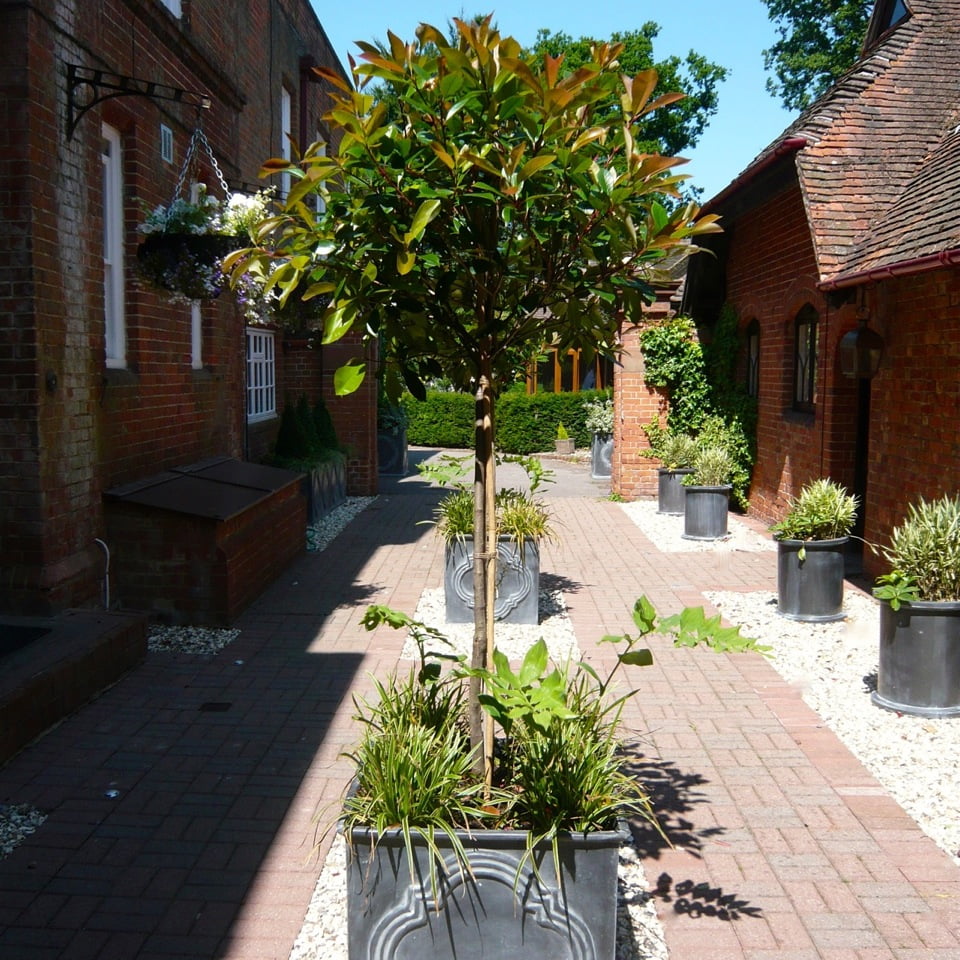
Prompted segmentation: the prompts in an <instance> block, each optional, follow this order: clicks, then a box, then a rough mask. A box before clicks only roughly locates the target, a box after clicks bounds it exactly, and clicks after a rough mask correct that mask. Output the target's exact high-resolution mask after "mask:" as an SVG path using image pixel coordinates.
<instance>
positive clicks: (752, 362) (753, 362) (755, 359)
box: [747, 320, 760, 397]
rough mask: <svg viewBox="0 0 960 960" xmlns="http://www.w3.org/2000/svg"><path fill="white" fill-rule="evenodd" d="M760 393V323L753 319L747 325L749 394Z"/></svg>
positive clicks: (752, 395) (757, 394) (751, 395)
mask: <svg viewBox="0 0 960 960" xmlns="http://www.w3.org/2000/svg"><path fill="white" fill-rule="evenodd" d="M759 395H760V324H759V323H757V321H756V320H751V321H750V325H749V326H748V327H747V396H748V397H757V396H759Z"/></svg>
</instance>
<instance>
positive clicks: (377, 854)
mask: <svg viewBox="0 0 960 960" xmlns="http://www.w3.org/2000/svg"><path fill="white" fill-rule="evenodd" d="M625 827H626V824H623V828H621V829H617V830H603V831H595V832H593V833H588V834H583V833H580V834H572V835H561V836H560V837H559V838H558V840H557V844H558V851H559V864H560V871H561V876H560V877H557V875H556V873H555V863H554V857H553V852H552V851H551V849H550V843H549V842H546V843H543V844H540V845H539V846H537V847H535V848H534V852H533V854H532V856H531V855H529V851H528V850H527V844H528V842H529V839H528V835H527V832H526V831H524V830H480V829H474V830H471V831H470V832H469V833H468V832H467V831H463V830H458V831H456V835H457V837H458V838H459V840H460V842H461V843H462V845H463V848H464V850H465V852H466V855H467V859H468V861H469V863H470V870H469V872H468V871H465V870H461V869H460V865H459V864H458V862H457V860H456V857H455V855H454V853H453V850H452V846H451V842H450V838H449V837H447V835H446V834H443V833H441V832H439V831H438V832H437V834H436V835H435V843H436V847H437V850H438V857H439V858H440V861H441V862H440V863H439V864H437V865H436V872H437V878H438V879H437V897H436V899H434V897H433V895H432V891H431V884H430V858H431V857H432V856H433V854H432V853H431V852H430V851H429V850H428V849H427V846H426V842H425V841H424V840H423V838H422V837H421V836H420V835H419V834H418V833H416V832H414V833H413V834H412V836H411V842H412V852H413V856H414V861H415V866H414V871H415V876H412V877H411V875H410V866H409V863H408V860H407V853H406V849H405V846H404V839H403V836H402V834H401V832H400V831H399V830H390V831H388V832H386V833H385V834H383V835H382V836H380V837H379V838H377V837H376V834H375V833H374V832H373V831H371V830H369V829H366V828H355V829H354V830H352V831H351V834H350V836H348V838H347V840H348V843H349V850H348V857H347V929H348V938H349V958H350V960H361V958H362V960H374V958H376V960H381V958H382V960H386V958H387V957H416V958H417V960H480V958H482V957H498V958H507V957H511V958H513V957H541V958H548V957H549V958H556V957H569V958H576V960H587V958H589V960H614V957H615V955H616V933H617V864H618V860H619V850H620V845H621V844H622V843H623V841H624V840H625V839H626V837H627V836H628V835H629V834H628V832H627V830H626V829H625ZM375 840H376V842H375V843H374V842H373V841H375ZM518 870H519V876H518Z"/></svg>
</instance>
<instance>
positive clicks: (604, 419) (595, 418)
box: [583, 398, 613, 480]
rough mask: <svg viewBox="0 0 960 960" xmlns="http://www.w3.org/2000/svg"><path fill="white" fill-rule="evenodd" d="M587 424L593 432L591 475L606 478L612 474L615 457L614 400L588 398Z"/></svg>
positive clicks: (586, 406)
mask: <svg viewBox="0 0 960 960" xmlns="http://www.w3.org/2000/svg"><path fill="white" fill-rule="evenodd" d="M583 409H584V410H586V411H587V416H586V419H585V421H584V422H585V424H586V427H587V429H588V430H589V431H590V432H591V433H592V434H593V439H592V441H591V444H590V476H591V477H593V479H594V480H605V479H607V478H608V477H610V476H611V474H612V468H611V461H612V459H613V401H612V400H610V399H609V398H606V399H602V400H600V399H598V400H587V401H586V402H585V403H584V405H583Z"/></svg>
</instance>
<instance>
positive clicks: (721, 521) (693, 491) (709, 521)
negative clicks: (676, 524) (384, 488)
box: [683, 446, 733, 540]
mask: <svg viewBox="0 0 960 960" xmlns="http://www.w3.org/2000/svg"><path fill="white" fill-rule="evenodd" d="M732 472H733V458H732V457H731V456H730V454H729V453H728V452H727V451H726V449H724V448H723V447H715V446H714V447H701V448H699V449H698V450H697V452H696V454H695V455H694V458H693V471H692V472H691V473H690V474H688V475H687V476H686V477H684V478H683V486H684V488H685V491H686V492H685V494H684V498H683V536H684V537H685V538H686V539H687V540H719V539H720V538H721V537H725V536H726V535H727V513H728V511H729V508H730V490H731V484H730V474H731V473H732Z"/></svg>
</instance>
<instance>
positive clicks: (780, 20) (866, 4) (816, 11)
mask: <svg viewBox="0 0 960 960" xmlns="http://www.w3.org/2000/svg"><path fill="white" fill-rule="evenodd" d="M763 2H764V3H765V4H766V5H767V9H768V12H769V16H770V19H771V20H772V21H773V23H774V24H775V25H776V28H777V34H778V35H779V38H780V39H779V40H777V42H776V43H775V44H774V45H773V46H772V47H770V48H769V49H768V50H764V51H763V65H764V67H765V68H766V69H767V70H768V71H771V70H772V71H773V74H774V75H773V76H772V77H768V78H767V90H768V91H769V92H770V93H771V94H772V95H773V96H775V97H779V99H780V102H781V103H782V104H783V105H784V106H785V107H786V108H787V109H788V110H805V109H806V108H807V107H808V106H810V104H811V103H813V101H814V100H816V99H817V97H819V96H820V95H821V94H822V93H824V92H825V91H826V90H828V89H829V88H830V87H831V86H832V85H833V84H834V83H835V82H836V80H837V79H838V78H839V77H841V76H842V75H843V74H844V73H846V71H847V70H849V69H850V67H852V66H853V65H854V64H855V63H856V62H857V60H858V59H859V57H860V52H861V50H862V48H863V40H864V37H865V35H866V31H867V23H868V22H869V20H870V11H871V10H872V8H873V0H763Z"/></svg>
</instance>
